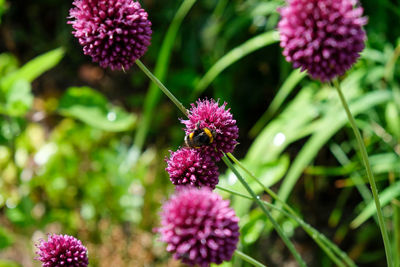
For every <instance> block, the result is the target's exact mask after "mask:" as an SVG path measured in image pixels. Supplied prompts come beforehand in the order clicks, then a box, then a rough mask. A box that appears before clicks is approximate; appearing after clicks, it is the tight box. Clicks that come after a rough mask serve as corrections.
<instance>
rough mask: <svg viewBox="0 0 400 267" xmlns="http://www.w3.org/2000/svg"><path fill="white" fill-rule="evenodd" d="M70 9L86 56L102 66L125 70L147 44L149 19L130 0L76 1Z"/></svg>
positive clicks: (138, 6) (142, 52)
mask: <svg viewBox="0 0 400 267" xmlns="http://www.w3.org/2000/svg"><path fill="white" fill-rule="evenodd" d="M73 5H74V6H75V7H74V8H72V9H71V10H70V11H69V14H70V16H69V19H71V20H70V21H68V23H69V24H72V27H73V28H74V31H73V32H72V33H73V34H74V36H75V37H76V38H78V40H79V43H80V44H81V45H82V46H83V52H84V54H85V55H89V56H91V57H92V59H93V61H94V62H98V63H99V64H100V66H101V67H103V68H107V67H110V68H111V69H112V70H121V69H124V70H127V69H129V68H130V67H131V66H132V65H133V64H134V63H135V61H136V60H137V59H138V58H140V57H141V56H143V54H144V53H145V52H146V51H147V47H148V46H149V45H150V40H151V34H152V31H151V22H150V21H149V20H148V14H147V12H146V11H145V10H144V9H142V8H141V6H140V3H139V2H134V1H133V0H75V1H74V2H73Z"/></svg>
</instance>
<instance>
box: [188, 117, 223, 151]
mask: <svg viewBox="0 0 400 267" xmlns="http://www.w3.org/2000/svg"><path fill="white" fill-rule="evenodd" d="M215 136H216V132H215V131H213V130H210V129H209V128H207V127H204V128H202V129H200V122H198V123H197V125H196V129H195V130H194V131H193V132H191V133H189V134H188V135H186V136H185V145H186V146H188V147H191V148H200V147H201V146H207V145H209V144H211V143H212V142H214V139H215Z"/></svg>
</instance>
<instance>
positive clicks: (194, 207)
mask: <svg viewBox="0 0 400 267" xmlns="http://www.w3.org/2000/svg"><path fill="white" fill-rule="evenodd" d="M161 216H162V218H161V227H160V228H159V229H158V232H159V233H160V234H161V241H163V242H166V243H167V244H168V245H167V251H168V252H171V253H173V254H174V257H175V258H176V259H181V260H182V261H183V262H184V263H186V264H189V265H191V266H193V265H196V264H197V265H200V266H202V267H203V266H204V267H205V266H209V265H210V263H216V264H220V263H222V262H223V261H227V260H230V259H231V258H232V254H233V252H234V251H235V249H236V246H237V242H238V240H239V226H238V221H239V219H238V217H237V216H236V215H235V212H234V210H233V209H231V208H230V207H229V201H228V200H223V199H222V198H221V196H219V195H218V194H217V193H213V192H212V191H211V190H209V189H207V188H202V189H196V188H194V187H190V188H183V189H181V190H178V191H177V193H176V194H175V195H174V196H172V197H171V199H170V200H169V201H168V202H166V203H165V204H164V206H163V211H162V214H161Z"/></svg>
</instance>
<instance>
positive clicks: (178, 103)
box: [136, 59, 188, 116]
mask: <svg viewBox="0 0 400 267" xmlns="http://www.w3.org/2000/svg"><path fill="white" fill-rule="evenodd" d="M136 65H138V67H139V68H140V69H141V70H142V71H143V72H144V73H145V74H146V75H147V77H149V78H150V80H152V81H153V82H154V83H155V84H156V85H157V86H158V88H160V89H161V91H163V93H164V94H165V95H166V96H168V98H169V99H170V100H171V101H172V102H173V103H174V104H175V105H176V106H177V107H178V109H179V110H180V111H182V112H183V114H185V115H186V116H187V114H188V111H187V109H186V108H185V107H184V106H183V105H182V103H181V102H179V100H178V99H177V98H176V97H175V96H174V95H173V94H172V93H171V92H170V91H169V90H168V89H167V87H165V85H164V84H162V82H160V80H159V79H157V77H156V76H154V75H153V73H151V71H149V69H148V68H146V66H145V65H144V64H143V63H142V62H141V61H140V60H139V59H138V60H136Z"/></svg>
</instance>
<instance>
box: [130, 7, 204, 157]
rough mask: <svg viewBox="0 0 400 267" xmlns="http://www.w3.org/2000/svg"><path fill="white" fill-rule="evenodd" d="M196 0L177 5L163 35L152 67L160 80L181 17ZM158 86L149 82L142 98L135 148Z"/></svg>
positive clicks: (139, 144) (139, 143)
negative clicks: (143, 98) (142, 103)
mask: <svg viewBox="0 0 400 267" xmlns="http://www.w3.org/2000/svg"><path fill="white" fill-rule="evenodd" d="M195 2H196V0H184V1H183V2H182V4H181V6H180V7H179V9H178V11H177V12H176V14H175V17H174V18H173V20H172V22H171V24H170V26H169V28H168V31H167V33H166V35H165V38H164V41H163V44H162V46H161V49H160V53H159V56H158V59H157V62H156V66H155V69H154V76H155V77H157V78H158V79H159V80H160V81H161V82H164V81H165V77H166V75H167V72H168V66H169V62H170V58H171V53H172V48H173V45H174V43H175V39H176V36H177V33H178V30H179V27H180V25H181V24H182V21H183V19H184V18H185V17H186V15H187V14H188V12H189V10H190V9H191V8H192V6H193V5H194V3H195ZM157 87H158V86H157V85H156V84H154V83H151V84H150V86H149V89H148V92H147V94H146V98H145V100H144V107H143V109H144V111H143V118H142V120H141V121H140V122H139V125H138V128H137V129H138V130H137V132H136V135H135V139H134V145H135V148H134V149H136V150H139V151H140V150H142V148H143V145H144V142H145V140H146V136H147V132H148V130H149V127H150V124H151V120H152V118H153V114H154V109H155V107H156V105H157V103H158V102H159V100H160V96H161V92H160V91H159V90H158V88H157Z"/></svg>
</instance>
